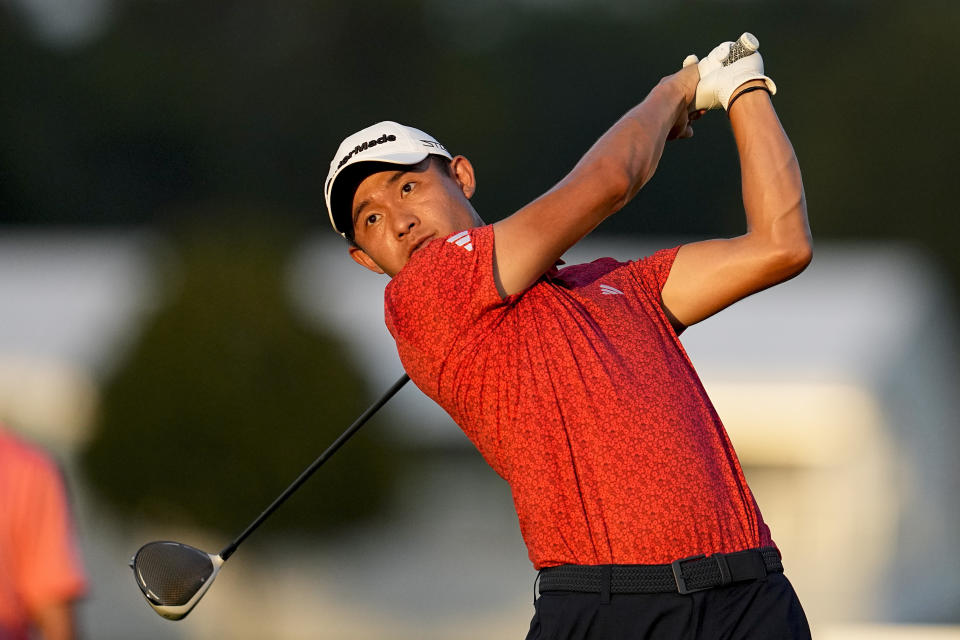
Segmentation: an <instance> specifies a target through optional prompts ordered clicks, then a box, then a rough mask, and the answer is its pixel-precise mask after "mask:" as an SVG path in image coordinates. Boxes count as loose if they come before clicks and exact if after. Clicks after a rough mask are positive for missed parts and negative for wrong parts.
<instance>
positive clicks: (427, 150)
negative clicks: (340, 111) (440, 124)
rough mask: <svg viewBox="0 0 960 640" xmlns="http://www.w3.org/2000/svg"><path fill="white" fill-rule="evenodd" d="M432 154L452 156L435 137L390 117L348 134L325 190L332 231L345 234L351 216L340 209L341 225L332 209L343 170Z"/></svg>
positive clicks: (411, 160) (406, 162)
mask: <svg viewBox="0 0 960 640" xmlns="http://www.w3.org/2000/svg"><path fill="white" fill-rule="evenodd" d="M430 154H434V155H439V156H443V157H445V158H449V159H452V158H453V156H451V155H450V152H449V151H447V149H446V147H444V146H443V145H442V144H440V143H439V142H437V141H436V139H435V138H434V137H433V136H431V135H429V134H426V133H424V132H423V131H420V130H419V129H414V128H413V127H407V126H404V125H402V124H399V123H396V122H391V121H390V120H384V121H383V122H378V123H377V124H375V125H373V126H370V127H367V128H366V129H361V130H360V131H357V132H356V133H355V134H353V135H351V136H348V137H346V138H345V139H344V141H343V142H341V143H340V148H338V149H337V153H336V155H335V156H334V157H333V160H332V161H331V162H330V172H329V173H328V174H327V181H326V183H325V184H324V189H323V195H324V198H325V199H326V201H327V213H328V214H329V215H330V224H332V225H333V230H334V231H336V232H337V233H339V234H340V235H342V236H344V237H346V233H345V232H344V226H345V224H346V222H347V221H348V220H349V219H350V218H349V217H345V213H346V215H347V216H349V211H347V212H343V211H341V212H339V217H340V220H341V222H342V223H344V224H341V225H338V224H337V220H336V218H335V217H334V212H333V185H334V183H335V182H336V179H337V177H338V176H339V175H340V174H341V173H343V170H344V169H346V168H347V167H349V166H351V165H355V164H358V163H361V162H387V163H389V164H402V165H411V164H417V163H418V162H420V161H422V160H423V159H424V158H426V157H427V156H428V155H430ZM341 208H342V207H341Z"/></svg>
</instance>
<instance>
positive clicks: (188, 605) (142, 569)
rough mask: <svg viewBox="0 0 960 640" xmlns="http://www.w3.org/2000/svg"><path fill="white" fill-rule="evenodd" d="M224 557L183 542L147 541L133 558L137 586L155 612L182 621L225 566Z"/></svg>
mask: <svg viewBox="0 0 960 640" xmlns="http://www.w3.org/2000/svg"><path fill="white" fill-rule="evenodd" d="M223 562H224V560H223V558H221V557H220V556H219V555H213V554H210V553H207V552H206V551H201V550H200V549H197V548H195V547H191V546H190V545H187V544H183V543H182V542H170V541H157V542H148V543H147V544H145V545H143V546H142V547H140V549H139V550H138V551H137V552H136V553H135V554H134V556H133V558H131V559H130V568H131V569H133V575H134V578H135V579H136V581H137V586H138V587H140V591H141V592H143V596H144V597H145V598H146V599H147V603H148V604H149V605H150V606H151V607H153V610H154V611H156V612H157V613H158V614H160V615H161V616H163V617H164V618H166V619H168V620H180V619H182V618H184V617H186V615H187V614H188V613H190V611H191V610H192V609H193V608H194V607H195V606H196V605H197V603H198V602H199V601H200V598H202V597H203V594H205V593H206V592H207V589H209V588H210V585H211V584H212V583H213V579H214V578H215V577H216V576H217V573H219V571H220V567H221V566H223Z"/></svg>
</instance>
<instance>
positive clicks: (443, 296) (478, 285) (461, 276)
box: [384, 225, 505, 366]
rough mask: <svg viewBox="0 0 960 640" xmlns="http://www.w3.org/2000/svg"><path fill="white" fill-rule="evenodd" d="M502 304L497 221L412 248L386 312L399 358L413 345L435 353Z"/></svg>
mask: <svg viewBox="0 0 960 640" xmlns="http://www.w3.org/2000/svg"><path fill="white" fill-rule="evenodd" d="M503 304H505V302H504V301H503V300H502V299H501V298H500V294H499V292H498V291H497V287H496V284H495V282H494V278H493V227H491V226H489V225H488V226H485V227H479V228H476V229H469V230H465V231H460V232H459V233H455V234H453V235H451V236H449V237H447V238H443V239H437V240H433V241H431V242H430V243H429V244H428V245H427V246H426V247H424V248H423V249H421V250H420V251H417V252H416V253H415V254H413V256H412V257H411V258H410V260H409V262H407V264H406V265H405V266H404V267H403V269H401V270H400V272H399V273H398V274H397V275H396V276H395V277H394V278H393V280H391V281H390V284H388V285H387V288H386V291H385V293H384V316H385V319H386V323H387V328H388V329H389V330H390V333H391V335H393V337H394V339H395V340H396V341H397V345H398V348H399V349H400V351H401V358H402V357H403V356H404V352H405V351H406V352H407V353H409V352H410V351H411V350H415V351H418V352H422V353H424V354H429V355H430V356H432V357H434V358H435V357H442V356H443V354H444V353H445V350H446V349H448V348H449V345H452V344H453V343H455V341H456V338H457V336H459V335H460V334H461V333H462V332H463V331H464V330H465V329H466V328H468V327H470V326H472V325H473V323H475V322H476V321H477V320H478V319H479V318H480V316H482V315H483V314H484V313H486V312H488V311H489V310H491V309H493V308H496V307H498V306H501V305H503ZM404 365H405V366H406V365H407V363H406V362H405V363H404Z"/></svg>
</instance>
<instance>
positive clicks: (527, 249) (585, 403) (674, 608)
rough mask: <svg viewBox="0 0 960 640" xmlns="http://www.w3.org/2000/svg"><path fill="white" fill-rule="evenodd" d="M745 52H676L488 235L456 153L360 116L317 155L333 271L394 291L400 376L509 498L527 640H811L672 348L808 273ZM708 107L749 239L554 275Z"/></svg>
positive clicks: (792, 204) (729, 458)
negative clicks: (725, 127)
mask: <svg viewBox="0 0 960 640" xmlns="http://www.w3.org/2000/svg"><path fill="white" fill-rule="evenodd" d="M758 45H759V43H758V42H757V40H756V39H755V38H754V37H753V36H751V35H750V34H744V35H743V36H742V37H741V38H740V40H739V41H737V42H736V43H731V42H725V43H722V44H721V45H719V46H717V47H716V48H714V49H713V50H712V51H711V52H710V54H709V55H707V56H706V57H705V58H704V59H703V60H698V59H697V58H696V57H695V56H689V57H688V58H687V60H685V61H684V67H683V68H682V69H681V70H680V71H679V72H677V73H674V74H672V75H669V76H667V77H665V78H663V79H662V80H661V81H660V82H659V83H658V84H657V85H656V86H655V87H654V88H653V90H652V91H650V93H649V94H648V95H647V97H646V98H645V99H644V100H643V102H641V103H640V104H639V105H637V106H636V107H634V108H633V109H631V110H630V111H629V112H628V113H627V114H626V115H624V116H623V117H622V118H621V119H620V120H619V121H618V122H616V123H615V124H614V125H613V126H612V127H611V128H610V129H609V130H608V131H607V132H606V133H605V134H604V135H603V136H602V137H600V139H599V140H598V141H597V142H596V143H595V144H594V145H593V146H592V147H591V148H590V149H589V150H588V151H587V152H586V154H584V156H583V157H582V159H581V160H580V161H579V162H578V163H577V165H576V166H575V167H574V168H573V170H572V171H571V172H570V173H569V174H568V175H567V176H566V177H565V178H563V180H561V181H560V182H559V183H558V184H557V185H556V186H554V187H553V188H552V189H550V190H549V191H548V192H547V193H545V194H544V195H542V196H540V197H539V198H537V199H536V200H534V201H533V202H531V203H530V204H528V205H526V206H524V207H523V208H521V209H520V210H518V211H517V212H516V213H514V214H513V215H511V216H509V217H507V218H505V219H503V220H501V221H499V222H496V223H494V224H492V225H485V224H484V223H483V221H482V220H481V219H480V217H479V216H478V214H477V212H476V211H475V210H474V208H473V206H472V205H471V202H470V198H471V196H472V195H473V193H474V191H475V189H476V186H477V182H476V178H475V175H474V170H473V167H472V165H471V164H470V162H469V161H468V160H467V159H466V158H465V157H463V156H459V155H457V156H453V155H451V154H450V153H449V152H448V151H447V149H446V148H445V147H444V146H443V145H441V144H440V143H439V142H438V141H437V140H435V139H434V138H432V137H431V136H429V135H427V134H426V133H424V132H423V131H420V130H417V129H413V128H411V127H407V126H403V125H400V124H397V123H395V122H381V123H379V124H375V125H373V126H371V127H368V128H366V129H364V130H362V131H360V132H358V133H356V134H353V135H351V136H349V137H348V138H346V139H345V140H344V141H343V143H342V144H341V145H340V148H339V150H338V151H337V154H336V156H335V157H334V159H333V161H332V162H331V166H330V173H329V175H328V178H327V181H326V183H325V196H326V204H327V209H328V212H329V215H330V220H331V222H332V224H333V227H334V229H335V230H336V231H338V232H339V233H340V234H341V235H343V236H344V237H346V238H347V240H349V242H350V247H349V252H350V255H351V256H352V257H353V259H354V260H355V261H357V262H358V263H360V264H361V265H363V266H365V267H367V268H369V269H371V270H374V271H377V272H380V273H385V274H387V275H388V276H390V277H391V278H392V280H391V282H390V283H389V284H388V286H387V289H386V293H385V309H386V322H387V326H388V328H389V330H390V332H391V334H392V335H393V337H394V339H395V340H396V343H397V349H398V351H399V354H400V358H401V360H402V362H403V365H404V368H405V369H406V371H407V372H408V374H409V375H410V378H411V379H412V380H413V381H414V383H415V384H416V385H417V386H418V387H419V388H420V389H421V390H423V391H424V393H426V394H427V395H428V396H430V397H431V398H432V399H433V400H435V401H436V402H437V403H438V404H440V405H441V406H442V407H443V408H444V409H445V410H446V411H447V412H448V413H449V414H450V415H451V416H452V417H453V419H454V420H455V421H456V422H457V424H458V425H460V427H461V428H462V429H463V430H464V432H465V433H466V434H467V436H469V438H470V439H471V440H472V442H473V443H474V444H475V445H476V447H477V448H478V449H479V451H480V453H481V454H482V455H483V456H484V458H485V459H486V461H487V462H488V463H489V464H490V466H491V467H493V469H494V470H495V471H496V472H497V473H498V474H500V475H501V476H502V477H503V478H504V479H506V480H507V482H508V483H509V484H510V487H511V490H512V494H513V499H514V503H515V506H516V510H517V514H518V517H519V520H520V529H521V532H522V534H523V538H524V541H525V542H526V545H527V548H528V550H529V556H530V559H531V561H532V562H533V565H534V567H535V568H536V569H538V570H540V578H539V590H540V594H541V595H540V597H539V598H538V599H537V600H536V602H535V610H536V611H535V615H534V618H533V621H532V623H531V627H530V632H529V635H528V638H541V637H542V638H616V639H622V638H670V639H674V638H734V637H735V638H763V639H768V638H808V637H809V629H808V627H807V623H806V619H805V616H804V613H803V610H802V608H801V606H800V603H799V601H798V599H797V597H796V594H795V593H794V591H793V588H792V586H791V585H790V583H789V582H788V581H787V579H786V577H784V575H783V566H782V565H781V562H780V554H779V552H778V551H777V549H776V547H775V546H774V543H773V540H772V538H771V534H770V530H769V528H768V527H767V525H766V524H764V521H763V517H762V516H761V513H760V510H759V508H758V507H757V504H756V502H755V501H754V498H753V495H752V494H751V492H750V489H749V487H748V486H747V483H746V481H745V480H744V476H743V472H742V470H741V468H740V464H739V462H738V461H737V457H736V454H735V453H734V451H733V448H732V446H731V444H730V441H729V439H728V437H727V435H726V432H725V431H724V428H723V425H722V424H721V421H720V418H719V417H718V415H717V413H716V411H715V410H714V408H713V405H712V404H711V402H710V400H709V399H708V397H707V395H706V392H705V391H704V388H703V386H702V384H701V382H700V380H699V378H698V377H697V374H696V372H695V371H694V369H693V366H692V365H691V363H690V361H689V359H688V358H687V356H686V354H685V352H684V349H683V347H682V346H681V344H680V342H679V339H678V335H679V334H680V333H681V332H682V331H683V330H684V329H685V328H686V327H688V326H690V325H692V324H694V323H697V322H700V321H701V320H704V319H706V318H708V317H710V316H712V315H713V314H715V313H717V312H719V311H721V310H722V309H724V308H725V307H727V306H729V305H731V304H733V303H734V302H736V301H738V300H740V299H742V298H744V297H746V296H749V295H750V294H752V293H755V292H757V291H760V290H762V289H765V288H767V287H770V286H773V285H775V284H777V283H780V282H783V281H784V280H787V279H789V278H791V277H793V276H795V275H797V274H798V273H800V272H801V271H802V270H803V269H804V268H805V267H806V266H807V264H808V263H809V261H810V259H811V240H810V232H809V228H808V224H807V216H806V205H805V201H804V194H803V185H802V182H801V177H800V170H799V166H798V163H797V159H796V156H795V154H794V152H793V149H792V146H791V144H790V142H789V140H788V139H787V136H786V134H785V133H784V131H783V129H782V128H781V126H780V122H779V120H778V118H777V115H776V113H775V111H774V108H773V105H772V102H771V95H773V93H774V92H775V91H776V87H775V85H774V83H773V81H772V80H771V79H770V78H768V77H766V76H765V75H764V69H763V61H762V59H761V57H760V54H759V53H757V52H756V51H757V48H758ZM714 108H723V109H725V110H726V111H727V114H728V116H729V119H730V123H731V125H732V130H733V135H734V138H735V140H736V144H737V148H738V152H739V160H740V168H741V172H742V195H743V205H744V211H745V215H746V222H747V225H746V226H747V232H746V233H745V234H744V235H742V236H739V237H736V238H731V239H715V240H708V241H704V242H696V243H691V244H685V245H683V246H680V247H675V248H670V249H664V250H661V251H658V252H656V253H655V254H653V255H652V256H649V257H646V258H642V259H639V260H637V261H632V262H626V263H621V262H617V261H615V260H613V259H611V258H601V259H599V260H596V261H594V262H591V263H589V264H581V265H574V266H566V267H564V268H562V269H558V268H557V267H556V265H557V262H558V259H559V258H560V256H561V255H562V254H563V253H564V252H565V251H566V250H567V249H569V248H570V247H571V246H572V245H573V244H575V243H576V242H577V241H578V240H580V239H581V238H583V237H584V236H585V235H587V234H588V233H589V232H590V231H591V230H592V229H593V228H594V227H596V226H597V225H598V224H599V223H601V222H602V221H603V220H604V219H605V218H606V217H607V216H609V215H611V214H612V213H614V212H615V211H617V210H618V209H620V208H621V207H623V206H624V205H625V204H626V203H627V202H629V201H630V199H631V198H633V196H634V195H636V193H637V192H638V190H639V189H640V188H641V187H642V186H643V185H644V183H646V181H647V180H649V179H650V178H651V177H652V175H653V173H654V171H655V169H656V167H657V163H658V161H659V159H660V156H661V153H662V152H663V149H664V145H665V143H666V141H667V140H670V139H673V138H686V137H689V136H691V135H692V134H693V131H692V129H691V120H692V119H696V117H699V116H701V115H703V113H704V112H705V111H707V110H709V109H714ZM691 114H692V115H691Z"/></svg>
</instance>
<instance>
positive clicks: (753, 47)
mask: <svg viewBox="0 0 960 640" xmlns="http://www.w3.org/2000/svg"><path fill="white" fill-rule="evenodd" d="M759 48H760V41H759V40H757V37H756V36H755V35H753V34H752V33H746V32H745V33H744V34H743V35H741V36H740V37H739V38H738V39H737V41H736V42H734V43H732V44H731V45H730V51H729V52H728V53H727V55H726V57H725V58H724V59H723V60H721V61H720V64H722V65H723V66H725V67H726V66H727V65H730V64H733V63H734V62H736V61H737V60H740V59H741V58H746V57H747V56H749V55H752V54H754V53H756V51H757V49H759Z"/></svg>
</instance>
